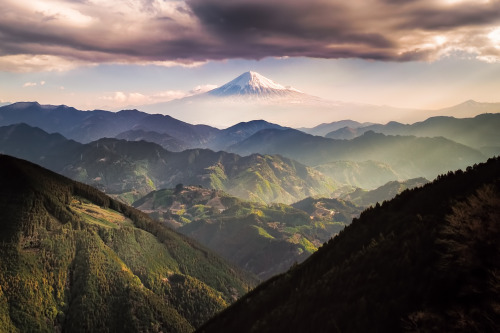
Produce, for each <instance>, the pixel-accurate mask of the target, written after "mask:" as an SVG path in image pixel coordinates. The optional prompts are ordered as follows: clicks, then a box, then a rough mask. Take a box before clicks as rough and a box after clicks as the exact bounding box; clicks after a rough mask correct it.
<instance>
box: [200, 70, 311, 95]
mask: <svg viewBox="0 0 500 333" xmlns="http://www.w3.org/2000/svg"><path fill="white" fill-rule="evenodd" d="M206 94H208V95H211V96H217V97H232V96H239V97H241V96H246V97H252V98H253V99H255V98H259V99H262V98H264V99H276V98H278V99H290V98H304V97H305V96H306V94H304V93H303V92H301V91H299V90H297V89H294V88H287V87H284V86H282V85H281V84H279V83H276V82H274V81H273V80H271V79H268V78H267V77H264V76H262V75H260V74H259V73H257V72H252V71H250V72H245V73H243V74H241V75H240V76H238V77H237V78H236V79H234V80H232V81H230V82H228V83H226V84H224V85H223V86H221V87H219V88H216V89H213V90H210V91H209V92H207V93H206Z"/></svg>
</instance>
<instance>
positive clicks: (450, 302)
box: [198, 158, 500, 332]
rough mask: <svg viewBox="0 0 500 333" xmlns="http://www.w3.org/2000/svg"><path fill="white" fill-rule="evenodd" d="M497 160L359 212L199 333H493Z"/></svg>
mask: <svg viewBox="0 0 500 333" xmlns="http://www.w3.org/2000/svg"><path fill="white" fill-rule="evenodd" d="M499 206H500V159H498V158H495V159H490V160H489V161H488V162H487V163H485V164H479V165H477V166H475V167H470V168H468V169H467V171H466V172H463V171H461V170H459V171H457V172H449V173H448V174H447V175H443V176H441V177H439V178H438V179H436V180H435V181H434V182H432V183H431V184H427V185H426V186H424V187H420V188H416V189H414V190H407V191H404V192H403V193H401V194H400V195H398V196H397V197H396V198H395V199H393V200H391V201H389V202H386V203H384V204H382V205H377V206H375V207H373V208H371V209H368V210H366V211H364V212H363V213H362V214H361V216H360V218H359V219H354V220H353V222H352V223H351V224H350V225H349V226H348V227H346V228H345V229H344V231H342V232H341V233H340V234H339V235H338V236H337V237H335V238H333V239H332V240H330V241H329V242H328V243H327V244H324V245H323V246H322V247H321V248H320V249H319V250H318V251H317V252H315V253H314V254H313V255H311V256H310V257H309V258H308V259H307V260H306V261H305V262H303V263H302V264H299V265H296V266H294V267H292V268H291V269H290V270H289V271H288V272H286V273H283V274H281V275H279V276H276V277H274V278H271V279H269V280H267V281H266V282H264V283H262V284H261V285H259V286H258V287H257V288H255V289H254V290H252V291H251V292H249V293H248V294H246V295H245V296H244V297H243V298H241V299H240V300H238V302H236V303H235V304H234V305H233V306H231V307H229V308H228V309H227V310H225V311H223V312H222V313H220V314H218V315H217V316H216V317H215V318H212V319H211V320H210V321H209V322H208V323H206V324H205V325H204V326H202V327H201V328H200V329H199V330H198V332H221V331H227V332H290V331H294V332H306V331H307V332H368V331H370V332H371V331H374V332H416V331H419V332H471V331H476V332H496V331H498V330H499V329H500V321H499V320H498V318H500V309H499V307H498V301H497V300H498V297H499V295H500V281H499V279H498V276H497V275H496V273H495V272H498V271H499V270H500V251H499V246H498V242H497V240H498V237H499V236H500V213H499V212H500V210H499V209H498V207H499Z"/></svg>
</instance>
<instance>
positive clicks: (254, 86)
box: [135, 71, 476, 128]
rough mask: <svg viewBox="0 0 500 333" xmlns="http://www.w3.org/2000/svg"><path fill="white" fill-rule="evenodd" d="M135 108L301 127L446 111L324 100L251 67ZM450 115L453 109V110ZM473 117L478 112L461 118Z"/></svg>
mask: <svg viewBox="0 0 500 333" xmlns="http://www.w3.org/2000/svg"><path fill="white" fill-rule="evenodd" d="M135 108H137V109H139V110H141V111H145V112H148V113H160V114H164V115H169V116H172V117H174V118H177V119H180V120H182V121H185V122H188V123H191V124H206V125H211V126H214V127H219V128H226V127H229V126H232V125H234V124H236V123H240V122H248V121H252V120H258V119H262V120H266V121H268V122H271V123H276V124H280V125H282V126H288V127H295V128H298V127H313V126H316V125H317V124H318V123H329V122H335V121H341V120H345V119H350V120H354V121H358V122H372V123H385V122H389V121H397V122H401V123H412V122H417V121H423V120H425V119H427V118H429V117H432V116H437V115H448V114H443V112H442V111H443V110H419V109H406V108H397V107H391V106H385V105H384V106H379V105H370V104H359V103H349V102H341V101H331V100H326V99H322V98H320V97H316V96H313V95H309V94H307V93H304V92H302V91H300V90H297V89H295V88H292V87H287V86H284V85H282V84H279V83H277V82H275V81H273V80H271V79H269V78H267V77H265V76H263V75H261V74H259V73H257V72H253V71H248V72H245V73H243V74H241V75H239V76H238V77H236V78H235V79H233V80H231V81H229V82H227V83H226V84H224V85H222V86H220V87H218V88H215V89H212V90H210V91H208V92H205V93H201V94H197V95H193V96H189V97H185V98H181V99H177V100H173V101H169V102H163V103H157V104H149V105H142V106H135ZM448 113H453V112H452V110H449V112H448ZM463 113H467V112H463ZM450 115H452V114H450ZM474 115H476V114H471V115H465V114H463V115H461V116H474Z"/></svg>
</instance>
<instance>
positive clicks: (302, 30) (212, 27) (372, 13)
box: [0, 0, 500, 72]
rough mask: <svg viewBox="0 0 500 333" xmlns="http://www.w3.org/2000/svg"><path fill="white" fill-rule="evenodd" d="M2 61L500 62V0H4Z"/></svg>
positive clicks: (20, 66)
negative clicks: (456, 58) (457, 57)
mask: <svg viewBox="0 0 500 333" xmlns="http://www.w3.org/2000/svg"><path fill="white" fill-rule="evenodd" d="M0 12H2V13H4V14H3V16H2V20H1V21H0V70H2V71H18V72H26V71H44V70H53V71H64V70H68V69H72V68H74V67H78V66H82V65H95V64H99V63H121V64H141V65H143V64H154V65H160V66H200V65H202V64H204V63H205V62H206V61H210V60H222V59H228V58H244V59H261V58H264V57H317V58H363V59H375V60H386V61H414V60H419V61H432V60H435V59H438V58H440V57H443V56H447V55H450V54H457V53H464V52H465V53H469V54H473V55H474V56H476V57H477V58H479V59H482V60H485V61H486V60H487V61H500V54H499V46H498V45H499V43H498V40H496V37H495V36H494V38H490V37H489V36H490V34H491V33H492V32H493V31H496V30H495V29H499V28H500V15H498V13H499V12H500V1H499V0H462V1H460V0H455V1H453V0H406V1H402V0H363V1H361V0H352V1H340V0H309V1H299V0H274V1H269V0H238V1H228V0H185V1H179V0H168V1H165V0H130V1H126V2H124V1H121V0H88V1H74V0H44V1H42V0H29V1H22V2H21V1H14V0H4V1H2V2H1V3H0Z"/></svg>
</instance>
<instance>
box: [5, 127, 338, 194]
mask: <svg viewBox="0 0 500 333" xmlns="http://www.w3.org/2000/svg"><path fill="white" fill-rule="evenodd" d="M4 133H7V134H4ZM54 137H55V138H56V139H57V140H56V144H54V143H51V142H53V141H54ZM19 138H22V140H21V141H19ZM31 138H33V140H36V142H34V141H32V139H31ZM31 144H33V147H40V149H31V148H30V145H31ZM26 147H27V149H25V148H26ZM51 147H59V148H58V149H54V150H52V149H51ZM0 151H3V152H4V153H8V154H18V156H22V157H23V158H26V159H28V160H30V161H35V162H37V163H40V164H42V165H44V166H45V165H46V166H48V167H49V166H50V168H51V169H52V170H53V171H56V172H59V173H62V174H64V175H66V176H68V177H70V178H72V179H75V180H78V181H81V182H85V183H87V184H90V185H92V186H95V187H98V188H100V189H102V190H106V192H108V193H112V194H117V195H118V194H120V195H123V196H122V199H123V200H125V201H127V202H133V201H135V200H136V199H137V198H138V197H141V196H143V195H145V194H147V193H149V192H150V191H152V190H156V189H161V188H172V187H175V186H176V185H177V184H179V183H183V184H185V185H203V186H204V187H207V188H215V189H221V190H225V191H227V192H228V193H231V194H232V195H236V196H239V197H241V198H244V199H248V200H252V201H259V202H262V203H264V202H265V203H270V202H284V203H291V202H295V201H297V200H300V199H303V198H305V197H308V196H315V195H323V196H328V195H329V194H330V193H331V192H333V190H334V188H335V183H334V182H333V181H331V180H330V179H328V178H327V177H325V176H323V175H322V174H320V173H319V172H318V171H315V170H313V169H312V168H309V167H306V166H305V165H303V164H300V163H297V162H295V161H293V160H290V159H288V158H284V157H280V156H262V155H250V156H246V157H241V156H238V155H236V154H230V153H226V152H217V153H216V152H213V151H211V150H208V149H194V150H186V151H183V152H178V153H175V152H169V151H166V150H165V149H163V148H162V147H161V146H159V145H157V144H154V143H150V142H145V141H136V142H129V141H124V140H118V139H101V140H98V141H94V142H92V143H88V144H79V143H77V142H74V141H71V142H69V143H65V141H64V138H63V137H62V136H59V135H51V134H48V133H46V132H43V131H41V130H40V129H36V128H31V127H29V126H27V125H12V126H6V127H0ZM48 157H50V158H48Z"/></svg>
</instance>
